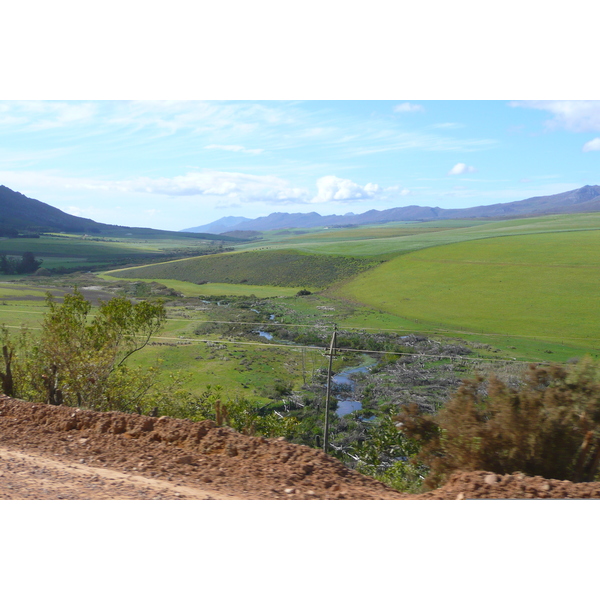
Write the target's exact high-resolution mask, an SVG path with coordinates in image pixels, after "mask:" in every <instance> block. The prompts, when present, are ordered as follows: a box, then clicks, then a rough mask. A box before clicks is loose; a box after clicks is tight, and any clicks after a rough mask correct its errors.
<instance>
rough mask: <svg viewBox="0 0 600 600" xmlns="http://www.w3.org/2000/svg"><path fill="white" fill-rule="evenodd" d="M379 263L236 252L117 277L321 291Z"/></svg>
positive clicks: (284, 253) (130, 271) (288, 253)
mask: <svg viewBox="0 0 600 600" xmlns="http://www.w3.org/2000/svg"><path fill="white" fill-rule="evenodd" d="M376 264H378V262H374V261H370V260H363V259H357V258H351V257H346V256H323V255H316V254H307V253H302V252H298V251H295V250H273V251H261V252H234V253H226V254H220V255H215V256H207V257H201V258H194V259H186V260H177V261H171V262H167V263H160V264H156V265H149V266H145V267H136V268H134V269H122V270H119V271H113V272H111V273H110V274H111V275H112V276H114V277H140V278H144V279H148V278H151V279H178V280H181V281H189V282H192V283H196V284H203V283H208V282H211V283H213V282H217V283H229V284H247V285H270V286H282V287H289V286H299V287H300V286H301V287H304V288H309V289H320V288H325V287H327V286H329V285H331V284H332V283H333V282H335V281H340V280H342V279H347V278H348V277H352V276H353V275H356V274H358V273H360V272H362V271H365V270H366V269H369V268H371V267H373V266H374V265H376Z"/></svg>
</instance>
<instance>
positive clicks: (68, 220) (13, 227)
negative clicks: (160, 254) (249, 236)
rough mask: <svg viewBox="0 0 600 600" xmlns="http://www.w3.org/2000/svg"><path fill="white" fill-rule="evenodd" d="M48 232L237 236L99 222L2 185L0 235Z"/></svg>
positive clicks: (219, 237)
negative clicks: (69, 212) (77, 215)
mask: <svg viewBox="0 0 600 600" xmlns="http://www.w3.org/2000/svg"><path fill="white" fill-rule="evenodd" d="M241 218H243V217H241ZM44 232H65V233H86V234H93V235H120V236H123V235H128V236H133V237H136V236H137V237H156V236H158V235H161V236H164V235H165V234H168V235H169V237H195V238H201V239H213V240H224V241H234V238H228V237H227V236H222V235H214V234H209V233H190V232H187V233H183V232H174V231H162V230H160V229H150V228H145V227H124V226H120V225H107V224H105V223H98V222H96V221H93V220H92V219H84V218H83V217H75V216H74V215H69V214H67V213H65V212H63V211H62V210H59V209H58V208H55V207H54V206H50V205H49V204H46V203H44V202H41V201H40V200H35V199H33V198H28V197H27V196H25V195H24V194H21V193H20V192H15V191H14V190H11V189H10V188H8V187H6V186H4V185H0V236H3V235H9V236H16V235H17V233H20V234H23V233H25V234H36V233H44Z"/></svg>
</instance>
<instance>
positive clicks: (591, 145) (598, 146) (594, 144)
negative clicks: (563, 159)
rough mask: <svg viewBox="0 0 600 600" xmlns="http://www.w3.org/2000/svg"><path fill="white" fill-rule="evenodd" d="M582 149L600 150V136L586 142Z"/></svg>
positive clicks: (588, 150) (589, 150)
mask: <svg viewBox="0 0 600 600" xmlns="http://www.w3.org/2000/svg"><path fill="white" fill-rule="evenodd" d="M582 150H583V151H584V152H593V151H594V150H600V138H594V139H593V140H590V141H589V142H586V143H585V144H584V145H583V148H582Z"/></svg>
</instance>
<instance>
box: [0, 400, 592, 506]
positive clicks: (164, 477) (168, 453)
mask: <svg viewBox="0 0 600 600" xmlns="http://www.w3.org/2000/svg"><path fill="white" fill-rule="evenodd" d="M471 498H473V499H480V498H600V483H580V484H574V483H572V482H568V481H555V480H546V479H542V478H541V477H524V476H522V475H519V474H514V475H495V474H493V473H485V472H473V473H457V474H455V475H454V476H453V477H452V478H451V479H450V481H449V482H448V483H447V484H446V485H445V486H444V487H442V488H440V489H438V490H434V491H432V492H429V493H427V494H421V495H418V496H415V495H410V494H402V493H400V492H398V491H396V490H393V489H391V488H389V487H387V486H385V485H384V484H383V483H381V482H379V481H376V480H374V479H372V478H370V477H365V476H363V475H360V474H359V473H357V472H355V471H352V470H351V469H348V468H347V467H345V466H344V465H343V464H342V463H341V462H339V461H338V460H336V459H334V458H332V457H330V456H327V455H326V454H324V453H323V452H322V451H320V450H316V449H313V448H308V447H306V446H300V445H297V444H291V443H289V442H286V441H285V440H284V439H282V438H279V439H264V438H259V437H249V436H245V435H242V434H240V433H237V432H235V431H233V430H231V429H228V428H226V427H217V425H216V424H215V423H213V422H212V421H202V422H198V423H193V422H191V421H186V420H181V419H172V418H169V417H160V418H154V417H146V416H142V415H130V414H124V413H118V412H113V413H98V412H94V411H88V410H79V409H73V408H68V407H63V406H48V405H45V404H34V403H28V402H24V401H21V400H15V399H12V398H8V397H6V396H0V499H113V500H121V499H136V500H141V499H148V500H151V499H195V500H200V499H206V500H209V499H214V500H222V499H232V500H242V499H247V500H253V499H255V500H260V499H262V500H274V499H282V500H283V499H285V500H316V499H330V500H338V499H339V500H341V499H349V500H402V499H432V500H435V499H442V500H445V499H449V500H452V499H471Z"/></svg>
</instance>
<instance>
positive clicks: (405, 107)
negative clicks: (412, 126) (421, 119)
mask: <svg viewBox="0 0 600 600" xmlns="http://www.w3.org/2000/svg"><path fill="white" fill-rule="evenodd" d="M424 110H425V109H424V108H423V107H422V106H421V105H420V104H411V103H410V102H402V104H397V105H396V106H394V112H399V113H403V112H422V111H424Z"/></svg>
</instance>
